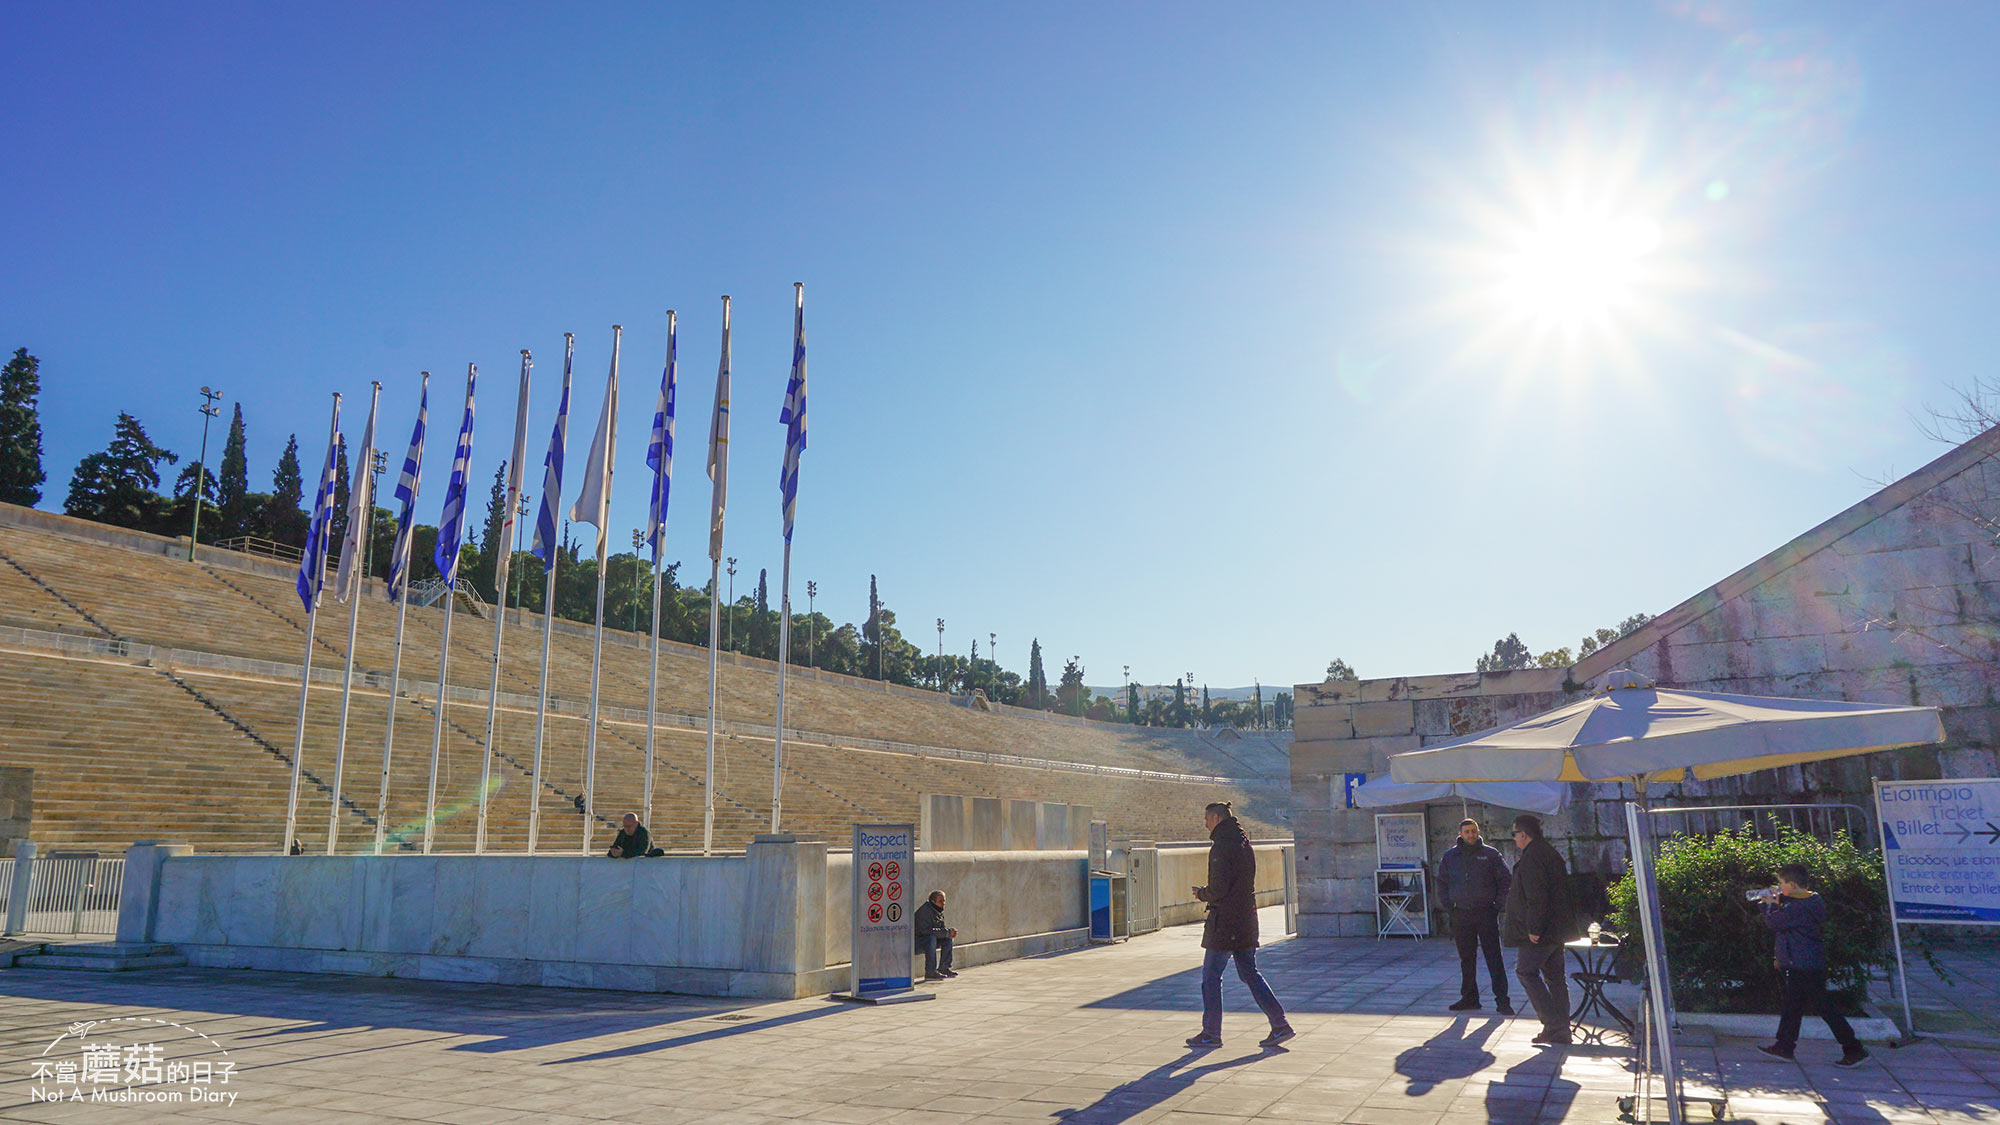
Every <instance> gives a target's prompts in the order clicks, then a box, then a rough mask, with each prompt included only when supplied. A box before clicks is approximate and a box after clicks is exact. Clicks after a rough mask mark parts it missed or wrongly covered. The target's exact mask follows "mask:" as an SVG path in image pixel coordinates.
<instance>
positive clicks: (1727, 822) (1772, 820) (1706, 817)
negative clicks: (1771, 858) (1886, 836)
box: [1648, 804, 1875, 848]
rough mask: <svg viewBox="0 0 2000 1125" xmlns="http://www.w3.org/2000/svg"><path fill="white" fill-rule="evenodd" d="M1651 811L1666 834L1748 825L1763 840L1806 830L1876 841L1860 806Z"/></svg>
mask: <svg viewBox="0 0 2000 1125" xmlns="http://www.w3.org/2000/svg"><path fill="white" fill-rule="evenodd" d="M1648 811H1649V812H1651V813H1652V815H1654V816H1656V817H1659V818H1661V819H1660V826H1661V828H1662V829H1663V830H1664V832H1663V833H1662V834H1663V835H1666V834H1673V835H1678V834H1686V835H1690V836H1713V835H1718V834H1720V833H1723V832H1736V831H1740V830H1742V829H1745V828H1747V829H1749V830H1750V832H1751V833H1752V834H1754V835H1755V836H1757V838H1759V839H1764V840H1772V839H1776V838H1777V837H1778V836H1779V835H1780V834H1781V833H1782V832H1783V831H1792V832H1799V833H1803V834H1804V835H1807V836H1810V837H1812V838H1813V839H1815V840H1818V841H1820V842H1821V843H1826V842H1830V841H1831V840H1832V839H1833V838H1834V836H1835V835H1836V834H1837V833H1841V832H1845V833H1846V834H1847V835H1848V836H1849V837H1850V838H1851V839H1853V841H1854V842H1855V844H1856V845H1857V846H1859V847H1862V848H1867V847H1869V846H1871V845H1872V844H1873V843H1874V840H1875V829H1874V824H1873V822H1872V821H1870V820H1869V818H1868V810H1866V809H1864V808H1862V807H1861V806H1860V805H1846V804H1785V805H1681V806H1677V807H1668V808H1656V809H1650V810H1648Z"/></svg>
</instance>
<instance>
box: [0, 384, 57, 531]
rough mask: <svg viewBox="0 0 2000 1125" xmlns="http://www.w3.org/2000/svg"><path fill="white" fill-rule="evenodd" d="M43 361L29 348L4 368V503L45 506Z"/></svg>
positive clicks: (0, 448)
mask: <svg viewBox="0 0 2000 1125" xmlns="http://www.w3.org/2000/svg"><path fill="white" fill-rule="evenodd" d="M41 393H42V377H41V360H39V359H36V358H35V357H34V356H31V355H29V354H28V349H26V348H15V349H14V358H13V359H10V360H8V361H7V365H6V366H5V367H0V500H4V501H6V502H7V503H9V504H20V505H22V506H23V507H28V508H32V507H34V506H35V505H36V504H39V503H41V502H42V482H43V481H46V480H48V479H49V478H48V474H47V473H45V472H43V471H42V420H41V411H40V407H39V406H38V405H37V400H38V398H39V397H40V395H41Z"/></svg>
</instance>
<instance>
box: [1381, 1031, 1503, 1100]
mask: <svg viewBox="0 0 2000 1125" xmlns="http://www.w3.org/2000/svg"><path fill="white" fill-rule="evenodd" d="M1504 1025H1505V1021H1504V1020H1502V1019H1501V1018H1500V1017H1498V1016H1489V1017H1487V1018H1486V1019H1484V1020H1481V1021H1480V1025H1479V1026H1478V1027H1477V1028H1475V1027H1473V1026H1472V1025H1471V1018H1470V1017H1468V1016H1459V1017H1457V1018H1456V1019H1453V1020H1452V1021H1451V1026H1450V1027H1447V1028H1445V1029H1444V1030H1443V1031H1440V1032H1438V1033H1437V1034H1436V1035H1433V1036H1431V1037H1430V1039H1428V1040H1426V1041H1425V1042H1424V1043H1423V1044H1422V1045H1421V1046H1416V1047H1412V1048H1410V1049H1409V1050H1407V1051H1404V1052H1403V1053H1402V1054H1400V1055H1397V1056H1396V1073H1397V1074H1400V1075H1402V1076H1403V1077H1405V1078H1407V1079H1409V1085H1408V1086H1406V1087H1405V1088H1404V1090H1403V1092H1404V1093H1405V1094H1408V1095H1409V1096H1411V1097H1413V1098H1414V1097H1417V1096H1418V1095H1421V1094H1428V1093H1430V1092H1431V1090H1432V1089H1433V1088H1434V1087H1436V1086H1437V1084H1438V1083H1439V1082H1442V1081H1444V1080H1445V1079H1448V1078H1470V1077H1471V1076H1472V1075H1475V1074H1477V1073H1479V1072H1480V1071H1482V1070H1485V1069H1486V1068H1487V1067H1489V1066H1492V1065H1493V1052H1491V1051H1489V1050H1487V1049H1486V1046H1485V1043H1486V1040H1487V1039H1488V1038H1489V1037H1490V1036H1492V1034H1493V1033H1494V1032H1496V1031H1498V1030H1500V1028H1501V1027H1503V1026H1504Z"/></svg>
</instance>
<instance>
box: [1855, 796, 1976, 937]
mask: <svg viewBox="0 0 2000 1125" xmlns="http://www.w3.org/2000/svg"><path fill="white" fill-rule="evenodd" d="M1875 807H1876V812H1877V813H1878V814H1879V815H1880V816H1881V818H1882V863H1883V866H1884V867H1885V868H1886V869H1887V872H1888V877H1889V902H1890V904H1891V908H1892V910H1893V912H1894V917H1895V919H1896V921H1898V922H1956V923H1959V924H1961V925H1970V926H1996V925H2000V778H1990V777H1986V778H1956V779H1948V780H1943V781H1878V782H1876V783H1875Z"/></svg>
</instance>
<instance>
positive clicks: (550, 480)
mask: <svg viewBox="0 0 2000 1125" xmlns="http://www.w3.org/2000/svg"><path fill="white" fill-rule="evenodd" d="M563 340H564V345H563V380H562V403H561V405H559V406H557V407H556V428H555V431H554V432H553V433H551V434H550V435H549V452H548V455H547V456H545V457H543V458H542V507H541V511H540V512H539V513H538V514H537V515H536V516H535V542H534V544H533V545H532V546H531V547H530V550H531V551H532V552H533V553H534V556H535V557H536V558H538V559H540V560H542V565H543V566H553V565H554V564H555V560H556V549H557V547H558V546H559V545H558V544H557V543H556V531H557V522H558V521H559V520H560V519H561V518H562V487H563V485H562V477H563V450H564V449H565V448H567V447H568V445H569V376H570V368H571V365H572V363H573V362H574V361H575V359H576V340H575V338H574V337H572V336H570V334H569V333H567V332H565V333H563Z"/></svg>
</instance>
